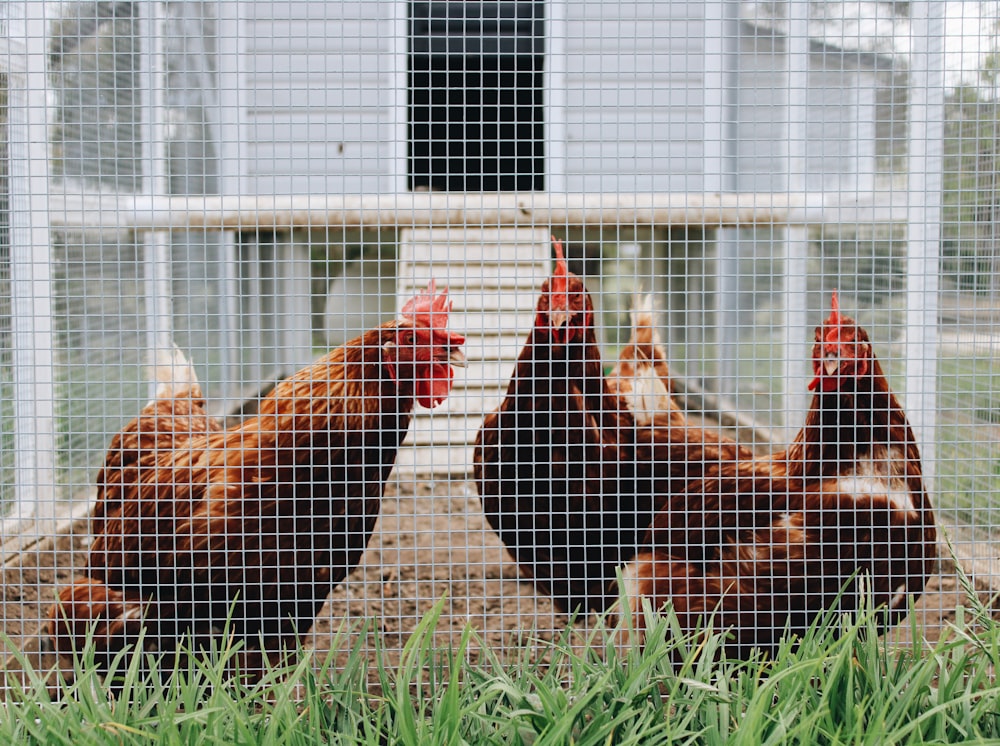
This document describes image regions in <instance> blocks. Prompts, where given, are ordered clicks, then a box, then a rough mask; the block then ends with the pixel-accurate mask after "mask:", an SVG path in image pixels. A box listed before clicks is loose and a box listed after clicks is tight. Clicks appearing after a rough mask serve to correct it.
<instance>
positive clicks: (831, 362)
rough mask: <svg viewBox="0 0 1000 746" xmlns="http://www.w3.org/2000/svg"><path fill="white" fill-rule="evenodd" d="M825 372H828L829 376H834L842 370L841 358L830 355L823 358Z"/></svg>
mask: <svg viewBox="0 0 1000 746" xmlns="http://www.w3.org/2000/svg"><path fill="white" fill-rule="evenodd" d="M823 370H824V371H826V374H827V375H828V376H832V375H834V374H835V373H836V372H837V371H838V370H840V357H839V356H837V355H834V354H833V353H829V354H827V355H826V357H824V358H823Z"/></svg>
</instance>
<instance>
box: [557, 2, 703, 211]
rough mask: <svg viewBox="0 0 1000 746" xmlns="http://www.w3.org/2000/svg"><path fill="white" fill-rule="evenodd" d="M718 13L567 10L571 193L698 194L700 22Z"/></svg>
mask: <svg viewBox="0 0 1000 746" xmlns="http://www.w3.org/2000/svg"><path fill="white" fill-rule="evenodd" d="M716 6H717V3H713V2H707V3H696V2H629V1H628V0H622V1H621V2H583V3H572V2H571V3H567V4H566V6H565V11H564V12H565V20H564V23H565V29H566V38H565V40H564V41H563V44H564V45H565V61H564V63H563V66H562V69H564V70H565V81H566V91H565V102H566V107H565V113H564V115H565V124H564V127H565V132H566V143H565V162H564V163H563V164H559V165H560V166H561V167H557V168H558V169H559V171H560V172H563V173H564V174H565V186H566V189H568V190H569V191H591V192H597V191H603V192H616V191H622V192H634V191H687V190H691V191H697V190H700V189H701V188H702V184H703V180H704V179H703V171H704V169H703V155H704V137H703V134H704V105H705V96H704V69H705V44H704V36H705V17H706V15H707V14H708V13H717V12H720V11H719V9H718V7H716Z"/></svg>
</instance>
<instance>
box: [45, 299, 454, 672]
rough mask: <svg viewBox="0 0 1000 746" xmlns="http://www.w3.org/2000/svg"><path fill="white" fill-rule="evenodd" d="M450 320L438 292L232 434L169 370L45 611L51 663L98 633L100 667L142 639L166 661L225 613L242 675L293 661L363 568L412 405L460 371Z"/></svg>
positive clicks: (279, 390) (124, 435) (190, 380)
mask: <svg viewBox="0 0 1000 746" xmlns="http://www.w3.org/2000/svg"><path fill="white" fill-rule="evenodd" d="M450 308H451V305H450V302H449V301H448V300H447V296H446V292H442V293H440V294H436V293H435V290H434V283H433V282H432V283H431V285H430V288H429V289H428V291H427V292H425V293H423V294H420V295H418V296H417V297H415V298H413V299H412V300H410V301H409V302H408V303H407V304H406V305H405V306H404V307H403V309H402V311H401V312H400V316H399V318H397V319H396V320H394V321H391V322H387V323H385V324H383V325H381V326H380V327H377V328H375V329H372V330H370V331H368V332H366V333H365V334H363V335H362V336H360V337H358V338H356V339H354V340H351V341H350V342H347V343H346V344H344V345H342V346H341V347H338V348H337V349H335V350H333V351H332V352H330V353H329V354H327V355H326V356H325V357H323V358H322V359H320V360H319V361H317V362H316V363H315V364H313V365H312V366H310V367H308V368H305V369H304V370H302V371H300V372H298V373H297V374H295V375H294V376H292V377H291V378H289V379H287V380H285V381H283V382H281V383H279V384H278V385H277V386H276V387H275V389H274V390H273V391H272V392H271V393H270V394H269V395H268V396H267V397H265V398H264V399H263V400H262V401H261V403H260V407H259V414H258V415H257V416H256V417H253V418H251V419H249V420H247V421H245V422H244V423H242V424H241V425H238V426H236V427H233V428H231V429H229V430H222V429H221V428H220V427H219V425H218V424H217V423H215V422H214V421H213V420H211V419H210V418H209V417H208V416H207V415H206V414H205V411H204V402H203V401H202V400H201V391H200V389H199V387H198V385H197V382H196V381H195V380H194V376H193V373H189V372H185V365H183V364H181V363H178V364H174V365H172V366H170V367H171V368H172V370H173V376H176V377H177V378H178V379H179V382H178V383H176V384H174V385H164V386H161V389H160V391H159V392H158V395H157V398H156V399H154V401H152V402H151V403H150V404H149V405H147V407H146V408H145V409H144V410H143V411H142V413H140V415H139V417H138V418H136V419H135V420H133V421H132V422H131V423H130V424H129V425H128V426H127V427H126V428H125V429H124V430H123V431H122V432H121V433H120V434H119V435H117V436H116V437H115V438H114V440H113V441H112V444H111V447H110V449H109V452H108V455H107V460H106V462H105V464H104V467H103V468H102V470H101V472H100V474H99V476H98V502H97V505H96V508H95V511H94V520H93V531H94V534H95V536H96V538H95V540H94V543H93V545H92V547H91V549H90V558H89V564H88V569H87V578H86V579H84V580H80V581H79V582H77V583H75V584H74V585H71V586H69V587H66V588H63V589H62V591H61V592H60V593H59V599H58V601H57V603H56V604H55V605H54V606H53V609H52V611H51V621H50V624H49V628H48V629H49V634H50V635H51V636H52V639H53V642H54V644H55V648H56V650H57V651H58V652H60V653H64V654H68V653H72V652H73V651H76V650H80V649H81V648H82V646H83V642H84V640H85V637H86V635H87V631H88V629H90V628H93V630H94V642H95V647H96V650H97V661H98V663H99V664H101V665H103V666H107V664H108V662H109V660H110V659H111V657H112V656H114V655H115V653H117V652H118V651H119V650H121V649H123V648H124V647H125V646H126V645H130V644H132V645H134V644H136V642H137V640H138V638H139V634H140V630H142V629H145V634H146V637H145V645H146V647H147V649H150V650H160V651H164V650H167V649H170V648H171V647H173V646H176V643H177V642H178V640H180V639H181V638H182V637H183V636H185V635H186V634H188V633H190V634H192V635H193V636H194V637H195V639H196V640H197V639H200V638H205V637H210V636H211V635H213V634H216V633H217V632H218V631H219V630H220V629H221V628H222V627H223V625H224V624H225V623H226V621H227V618H228V615H229V614H230V613H231V614H232V617H231V623H230V628H231V632H232V634H233V635H234V637H235V638H236V639H237V640H239V641H242V642H243V643H244V644H245V646H246V650H247V651H248V652H247V654H246V655H245V656H244V660H243V665H244V666H245V670H246V671H247V672H248V673H250V674H251V675H256V674H259V672H260V670H261V667H262V666H263V663H264V657H267V656H271V655H272V654H275V653H278V652H280V651H282V650H283V648H293V647H294V646H295V644H296V641H297V637H296V635H297V634H298V633H305V632H307V631H308V630H309V628H310V627H311V626H312V624H313V621H314V619H315V617H316V614H317V612H318V611H319V609H320V607H321V606H322V605H323V603H324V602H325V599H326V597H327V595H328V594H329V593H330V591H331V590H332V589H333V588H334V586H336V585H337V583H339V582H340V581H342V580H343V579H344V578H345V577H346V576H347V574H348V573H349V572H350V571H351V570H352V569H353V568H354V567H355V566H356V565H357V563H358V562H359V561H360V559H361V555H362V553H363V552H364V550H365V547H366V545H367V543H368V540H369V538H370V536H371V533H372V530H373V527H374V524H375V520H376V518H377V516H378V513H379V508H380V503H381V497H382V493H383V490H384V486H385V481H386V478H387V477H388V475H389V472H390V470H391V469H392V466H393V463H394V461H395V457H396V451H397V449H398V447H399V445H400V443H401V442H402V440H403V437H404V436H405V435H406V431H407V428H408V426H409V420H410V413H411V410H412V408H413V406H414V403H415V402H416V403H419V404H420V405H421V406H424V407H434V406H436V405H437V404H439V403H441V402H442V401H443V400H444V399H445V398H446V397H447V396H448V394H449V392H450V390H451V385H452V377H453V375H454V371H453V369H452V365H460V364H463V363H464V360H465V358H464V356H463V355H462V352H461V350H460V349H459V347H460V345H462V344H463V343H464V341H465V340H464V338H463V337H462V336H461V335H458V334H455V333H450V332H448V330H447V323H448V314H449V311H450ZM175 360H176V358H175ZM188 370H189V369H188ZM173 376H168V377H173Z"/></svg>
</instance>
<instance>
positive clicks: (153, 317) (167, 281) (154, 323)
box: [139, 2, 174, 397]
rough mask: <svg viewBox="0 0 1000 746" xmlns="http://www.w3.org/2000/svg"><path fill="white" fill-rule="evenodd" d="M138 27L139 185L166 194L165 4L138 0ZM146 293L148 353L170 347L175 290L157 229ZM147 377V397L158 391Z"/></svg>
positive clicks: (149, 240)
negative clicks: (140, 2)
mask: <svg viewBox="0 0 1000 746" xmlns="http://www.w3.org/2000/svg"><path fill="white" fill-rule="evenodd" d="M139 7H140V12H141V13H142V16H141V22H140V28H141V29H142V47H141V60H142V62H141V63H140V71H141V72H140V80H141V81H142V83H141V86H142V88H141V91H142V105H143V117H142V126H141V132H142V139H143V164H144V165H143V188H142V191H143V193H144V194H146V195H148V196H150V197H152V198H153V199H152V203H153V204H154V205H155V204H156V198H157V197H164V196H166V195H167V193H168V184H167V180H168V175H167V154H166V133H165V132H164V128H165V126H166V104H165V101H164V97H165V95H166V92H165V90H164V87H165V85H166V67H165V61H164V56H163V33H164V29H163V6H162V3H160V2H148V3H142V4H141V5H140V6H139ZM144 248H145V255H144V267H143V269H144V272H145V296H146V335H147V339H146V345H147V348H148V349H149V351H150V352H151V353H155V352H156V351H157V350H169V349H170V348H171V346H172V345H173V331H174V328H173V314H174V311H173V290H172V287H171V285H172V272H171V267H170V253H171V252H170V234H169V233H167V232H164V231H156V232H152V233H148V234H146V238H145V241H144ZM156 385H157V384H156V382H155V381H149V396H150V397H152V396H153V394H154V392H155V390H156Z"/></svg>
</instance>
